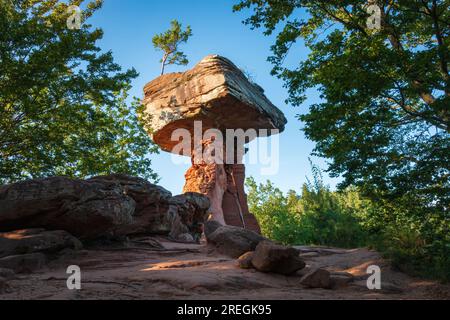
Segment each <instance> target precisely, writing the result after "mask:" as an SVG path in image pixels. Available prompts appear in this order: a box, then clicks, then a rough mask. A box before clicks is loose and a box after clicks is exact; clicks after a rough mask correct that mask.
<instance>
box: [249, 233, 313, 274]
mask: <svg viewBox="0 0 450 320" xmlns="http://www.w3.org/2000/svg"><path fill="white" fill-rule="evenodd" d="M299 255H300V252H299V251H298V250H296V249H294V248H292V247H286V246H282V245H277V244H274V243H272V242H270V241H262V242H260V243H259V244H258V246H257V247H256V250H255V252H254V254H253V257H252V265H253V267H255V269H256V270H258V271H261V272H272V273H279V274H284V275H291V274H294V273H295V272H297V271H298V270H300V269H303V268H304V267H305V262H304V261H303V260H302V259H301V258H300V256H299Z"/></svg>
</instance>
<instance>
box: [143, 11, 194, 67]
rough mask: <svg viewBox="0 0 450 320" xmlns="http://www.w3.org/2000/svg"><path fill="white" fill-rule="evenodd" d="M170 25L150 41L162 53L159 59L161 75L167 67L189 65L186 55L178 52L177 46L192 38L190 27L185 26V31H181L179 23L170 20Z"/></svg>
mask: <svg viewBox="0 0 450 320" xmlns="http://www.w3.org/2000/svg"><path fill="white" fill-rule="evenodd" d="M170 25H171V27H170V29H169V30H167V31H166V32H164V33H161V34H157V35H155V36H154V37H153V39H152V42H153V46H154V47H155V48H156V49H158V50H161V51H162V52H163V53H164V55H163V57H162V59H161V74H164V69H165V67H166V66H167V65H171V64H176V65H182V66H185V65H187V64H188V63H189V60H188V59H187V57H186V55H185V54H184V53H183V52H182V51H180V50H179V46H180V45H181V44H182V43H186V42H187V41H188V39H189V37H191V36H192V30H191V27H190V26H187V27H186V30H185V31H183V29H182V25H181V23H179V22H178V21H177V20H172V22H171V24H170Z"/></svg>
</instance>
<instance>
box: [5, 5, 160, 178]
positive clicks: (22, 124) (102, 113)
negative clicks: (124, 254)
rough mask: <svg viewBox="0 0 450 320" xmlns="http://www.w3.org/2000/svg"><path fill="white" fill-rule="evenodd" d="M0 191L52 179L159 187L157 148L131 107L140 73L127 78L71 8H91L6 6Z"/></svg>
mask: <svg viewBox="0 0 450 320" xmlns="http://www.w3.org/2000/svg"><path fill="white" fill-rule="evenodd" d="M0 2H1V3H0V29H1V30H2V31H1V33H0V114H1V116H0V183H7V182H12V181H16V180H20V179H24V178H38V177H45V176H50V175H67V176H73V177H86V176H92V175H96V174H106V173H111V172H121V173H128V174H136V175H141V176H143V177H147V178H152V179H155V178H156V175H155V174H154V173H153V172H152V170H151V168H150V160H149V159H148V154H149V152H150V153H151V152H154V151H156V149H155V146H154V145H153V144H152V143H151V141H150V139H149V138H148V136H147V135H146V133H145V132H144V131H143V129H142V126H141V125H140V124H139V121H138V118H137V116H136V114H137V113H136V112H137V111H139V109H141V108H142V106H141V105H140V103H139V101H134V102H133V104H132V105H131V106H129V105H127V103H126V99H127V91H128V90H129V88H130V81H131V80H132V79H133V78H135V77H136V76H137V73H136V71H135V70H134V69H133V70H127V71H125V72H123V71H121V68H120V66H119V65H117V64H116V63H114V61H113V57H112V54H111V52H106V53H102V52H101V50H100V48H99V47H97V46H96V42H97V41H98V40H99V39H101V38H102V35H103V33H102V30H100V29H93V28H92V27H91V26H90V25H88V24H86V20H87V19H89V17H91V16H92V14H93V13H94V12H95V11H96V10H98V9H99V8H100V7H101V5H102V2H101V1H98V0H97V1H93V2H89V3H86V4H85V7H86V9H85V10H84V11H83V15H82V25H81V28H80V29H73V30H72V29H69V28H68V24H67V21H68V19H69V17H70V16H71V15H72V14H73V12H70V11H69V10H68V7H69V6H70V5H77V6H80V5H82V4H84V2H85V1H84V0H72V1H64V2H63V1H56V0H14V1H10V0H0Z"/></svg>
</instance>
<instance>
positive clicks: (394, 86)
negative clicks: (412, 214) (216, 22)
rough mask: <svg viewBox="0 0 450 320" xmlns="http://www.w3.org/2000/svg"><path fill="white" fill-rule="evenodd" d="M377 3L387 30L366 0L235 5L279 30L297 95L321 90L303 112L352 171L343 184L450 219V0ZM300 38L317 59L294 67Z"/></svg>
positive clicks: (294, 98)
mask: <svg viewBox="0 0 450 320" xmlns="http://www.w3.org/2000/svg"><path fill="white" fill-rule="evenodd" d="M371 3H372V4H373V3H376V4H377V5H378V7H379V8H380V11H381V16H380V18H381V29H379V30H371V29H369V28H368V26H367V21H368V19H369V17H370V14H369V13H367V7H366V5H367V4H368V2H366V1H357V0H344V1H343V0H301V1H300V0H243V1H241V2H240V3H239V4H237V5H235V6H234V9H235V10H236V11H240V10H244V9H246V8H247V9H248V8H250V9H252V11H253V14H252V15H251V16H250V17H249V18H248V19H247V20H245V23H246V24H249V25H251V27H252V28H263V29H264V30H265V34H266V35H270V34H272V33H274V32H276V33H277V37H276V42H275V44H274V45H273V46H272V52H273V55H272V56H271V57H269V61H271V62H272V63H273V70H272V72H273V74H274V75H277V76H278V77H280V78H281V79H283V80H284V82H285V86H286V88H287V89H288V92H289V98H288V102H289V103H291V104H293V105H301V104H302V103H303V102H304V101H305V91H306V90H307V89H309V88H316V89H318V90H319V92H320V94H321V98H322V99H321V102H319V103H316V104H313V105H311V106H310V107H309V112H307V113H305V114H304V115H301V116H299V118H300V119H301V120H302V121H304V122H305V124H306V125H305V132H306V135H307V137H308V138H310V139H312V140H313V141H315V142H316V143H317V147H316V149H315V153H316V154H317V155H319V156H323V157H326V158H329V159H330V167H329V171H330V172H331V174H332V175H333V176H339V175H342V176H343V177H344V178H345V181H344V182H343V184H342V185H341V187H346V186H349V185H357V186H360V187H361V188H362V190H364V192H365V193H366V194H370V195H371V196H373V197H375V198H379V199H384V200H387V201H391V200H395V199H396V200H398V199H400V198H402V199H406V202H405V203H406V204H407V206H419V207H421V208H422V209H425V210H427V211H429V209H430V210H431V211H433V212H439V214H438V215H440V218H439V219H441V220H442V219H444V220H447V222H448V221H449V220H448V219H450V217H449V216H448V209H449V205H450V203H449V197H450V185H449V176H450V170H449V163H450V135H449V123H450V108H449V106H450V80H449V70H448V69H449V61H450V53H449V52H450V50H449V46H450V41H449V39H448V37H449V33H450V24H449V21H450V10H449V4H450V2H449V1H448V0H442V1H439V0H421V1H411V0H379V1H377V2H375V1H371ZM300 41H301V42H303V43H304V44H305V45H306V47H307V48H308V49H309V50H310V52H309V55H308V58H307V59H306V60H305V61H299V63H298V65H296V66H294V67H291V66H287V65H286V63H285V59H286V57H287V55H288V54H289V51H290V49H291V48H292V47H293V46H295V44H296V43H297V42H300ZM430 219H434V218H430ZM449 224H450V223H449ZM447 226H448V224H447Z"/></svg>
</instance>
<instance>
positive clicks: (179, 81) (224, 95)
mask: <svg viewBox="0 0 450 320" xmlns="http://www.w3.org/2000/svg"><path fill="white" fill-rule="evenodd" d="M144 94H145V99H144V104H145V107H146V108H145V110H144V112H143V114H142V117H143V119H144V120H145V122H146V125H145V129H146V130H147V131H148V132H149V134H150V135H151V136H152V138H153V140H154V141H155V142H156V144H158V145H159V146H160V147H161V149H162V150H164V151H167V152H172V153H175V154H180V155H184V156H188V157H191V158H192V167H191V168H190V169H189V170H188V171H187V173H186V175H185V177H186V184H185V187H184V192H198V193H202V194H204V195H206V196H208V198H209V199H210V201H211V212H210V213H211V217H212V219H214V220H216V221H218V222H219V223H221V224H227V225H232V226H237V227H242V228H244V229H250V230H252V231H255V232H257V233H260V228H259V225H258V222H257V220H256V218H255V217H254V216H253V215H252V214H251V213H250V212H249V210H248V205H247V196H246V194H245V191H244V181H245V167H244V165H243V164H242V157H243V155H244V145H245V144H246V143H248V142H250V141H251V140H253V139H256V138H257V137H258V136H268V135H272V134H277V133H279V132H282V131H283V130H284V127H285V125H286V122H287V121H286V118H285V117H284V115H283V113H282V112H281V111H280V110H279V109H278V108H277V107H275V106H274V105H273V104H272V103H271V102H270V101H269V99H267V97H266V96H265V95H264V90H263V89H262V88H261V87H260V86H258V85H256V84H255V83H253V82H251V81H249V80H248V79H247V77H246V76H245V75H244V74H243V72H242V71H241V70H240V69H239V68H237V67H236V66H235V65H234V64H233V63H232V62H231V61H230V60H228V59H226V58H224V57H221V56H218V55H210V56H207V57H206V58H204V59H203V60H202V61H201V62H200V63H198V64H197V65H196V66H195V67H194V68H193V69H192V70H189V71H187V72H184V73H172V74H167V75H162V76H160V77H158V78H157V79H155V80H153V81H152V82H150V83H148V84H147V85H146V86H145V88H144ZM196 126H197V127H196ZM180 129H185V130H184V131H183V132H180V131H179V130H180ZM210 129H212V130H210ZM229 129H231V130H240V132H241V133H243V134H241V137H239V139H235V137H234V136H233V137H230V136H228V135H227V133H228V132H227V130H229ZM275 129H276V130H275ZM248 130H250V131H248ZM260 130H263V131H260ZM272 130H273V131H272ZM176 131H178V132H176ZM205 131H209V132H210V136H208V135H207V136H206V137H205V136H203V135H204V133H205ZM212 132H214V134H211V133H212ZM180 137H181V138H182V139H183V140H182V141H180ZM227 139H228V140H227ZM235 140H237V144H236V143H235ZM217 144H221V145H219V146H218V145H217ZM231 144H232V145H233V147H232V146H231ZM211 146H212V148H211ZM217 148H218V149H219V150H221V151H223V155H224V157H220V156H219V155H218V154H219V153H220V152H215V154H214V157H209V156H208V154H209V152H207V151H206V150H209V149H217ZM205 155H207V156H206V158H207V159H205Z"/></svg>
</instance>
